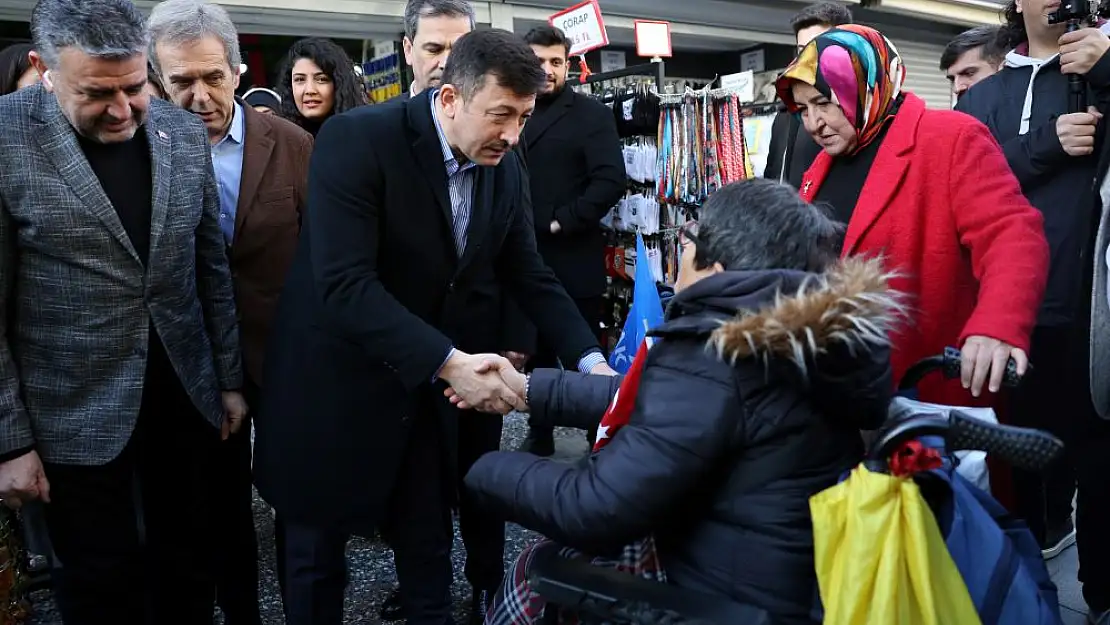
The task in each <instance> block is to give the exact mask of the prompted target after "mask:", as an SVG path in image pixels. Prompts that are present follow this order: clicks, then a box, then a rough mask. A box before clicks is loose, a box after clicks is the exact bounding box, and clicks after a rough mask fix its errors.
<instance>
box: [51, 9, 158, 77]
mask: <svg viewBox="0 0 1110 625" xmlns="http://www.w3.org/2000/svg"><path fill="white" fill-rule="evenodd" d="M31 38H32V39H33V40H34V45H35V50H37V51H38V53H39V54H40V55H41V56H42V59H43V61H44V62H45V63H46V65H47V67H53V66H55V65H56V64H57V62H58V55H59V54H61V50H62V49H63V48H77V49H78V50H80V51H81V52H83V53H85V54H87V55H89V56H94V57H98V58H102V59H126V58H130V57H133V56H135V55H137V54H143V53H144V52H146V48H147V33H146V20H144V19H143V14H142V13H140V12H139V10H138V9H137V8H135V5H134V4H132V3H131V0H39V2H38V3H37V4H35V8H34V10H33V11H32V12H31Z"/></svg>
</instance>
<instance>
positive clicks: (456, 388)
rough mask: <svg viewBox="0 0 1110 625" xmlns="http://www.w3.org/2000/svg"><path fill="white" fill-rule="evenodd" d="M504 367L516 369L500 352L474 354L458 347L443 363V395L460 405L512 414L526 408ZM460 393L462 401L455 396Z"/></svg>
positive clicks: (495, 412)
mask: <svg viewBox="0 0 1110 625" xmlns="http://www.w3.org/2000/svg"><path fill="white" fill-rule="evenodd" d="M504 369H508V370H509V371H512V372H514V373H515V372H516V369H514V368H513V363H511V362H509V361H508V360H507V359H505V358H503V357H501V356H498V355H496V354H478V355H470V354H466V353H463V352H461V351H458V350H455V352H454V353H452V354H451V357H450V358H449V359H448V360H447V362H446V363H445V364H444V365H443V369H442V370H441V371H440V374H439V377H440V378H441V379H443V380H446V381H447V384H448V386H449V388H447V389H446V390H445V391H444V392H443V395H444V396H445V397H448V398H452V402H451V403H453V404H455V405H456V406H459V407H460V408H464V409H466V408H474V409H475V410H481V411H482V412H489V413H493V414H508V413H509V412H511V411H512V410H513V409H514V408H515V409H517V410H521V409H523V408H524V400H523V399H521V397H520V395H519V394H517V393H515V392H514V391H513V390H512V389H510V388H509V386H508V385H507V384H505V381H504V380H503V379H502V378H501V375H500V372H501V371H502V370H504ZM456 395H457V396H458V398H459V400H460V401H458V402H456V401H454V397H455V396H456Z"/></svg>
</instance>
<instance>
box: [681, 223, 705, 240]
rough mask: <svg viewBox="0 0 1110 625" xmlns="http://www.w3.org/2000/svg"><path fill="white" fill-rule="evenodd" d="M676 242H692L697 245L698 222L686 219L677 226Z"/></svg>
mask: <svg viewBox="0 0 1110 625" xmlns="http://www.w3.org/2000/svg"><path fill="white" fill-rule="evenodd" d="M678 242H679V243H681V244H682V245H686V244H687V243H693V244H694V245H698V244H700V243H701V239H699V238H698V222H696V221H688V222H686V223H685V224H683V225H682V226H679V228H678Z"/></svg>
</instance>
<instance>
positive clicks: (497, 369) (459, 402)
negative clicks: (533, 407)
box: [443, 360, 528, 412]
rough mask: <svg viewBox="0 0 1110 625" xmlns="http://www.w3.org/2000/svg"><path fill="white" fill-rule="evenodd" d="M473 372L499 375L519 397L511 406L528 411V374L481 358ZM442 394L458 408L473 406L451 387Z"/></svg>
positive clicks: (467, 408)
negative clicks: (517, 401) (516, 402)
mask: <svg viewBox="0 0 1110 625" xmlns="http://www.w3.org/2000/svg"><path fill="white" fill-rule="evenodd" d="M475 373H495V374H497V375H500V376H501V380H502V381H503V382H504V383H505V386H507V387H509V390H510V391H512V392H513V394H514V395H516V396H517V398H518V399H519V403H518V404H515V405H514V406H513V408H515V409H516V410H519V411H521V412H528V397H527V395H528V392H527V386H528V376H526V375H524V374H523V373H521V372H519V371H516V370H515V369H512V368H510V367H506V366H504V365H502V364H499V363H498V362H496V361H493V360H483V361H482V362H481V363H480V364H479V365H478V368H477V369H475ZM443 394H444V395H446V396H447V397H448V398H450V400H451V403H452V404H453V405H455V406H457V407H458V408H459V409H460V410H470V409H471V408H474V406H471V405H470V404H468V403H467V402H466V401H465V400H463V398H462V397H460V396H459V394H458V393H456V392H455V389H453V388H448V389H447V390H446V391H444V393H443Z"/></svg>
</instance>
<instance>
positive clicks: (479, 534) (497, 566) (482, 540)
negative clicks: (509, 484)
mask: <svg viewBox="0 0 1110 625" xmlns="http://www.w3.org/2000/svg"><path fill="white" fill-rule="evenodd" d="M501 425H502V417H501V416H500V415H488V414H482V413H478V412H471V413H467V414H463V415H460V416H459V474H458V477H459V485H458V488H459V533H460V534H462V540H463V547H465V549H466V568H465V574H466V581H468V582H470V586H471V587H472V588H476V589H480V590H488V591H490V592H494V591H496V590H497V589H498V587H500V585H501V578H502V577H503V576H504V574H505V519H504V518H502V517H501V516H499V515H497V514H494V513H492V512H491V511H490V510H489V509H488V508H486V507H483V506H481V505H480V504H479V503H478V502H476V501H475V500H474V497H473V496H472V495H471V494H470V493H469V492H468V491H467V489H466V487H465V486H464V484H463V478H465V477H466V474H467V472H468V471H470V467H472V466H474V463H475V462H477V461H478V458H481V457H482V456H483V455H485V454H487V453H490V452H493V451H497V450H499V449H501Z"/></svg>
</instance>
